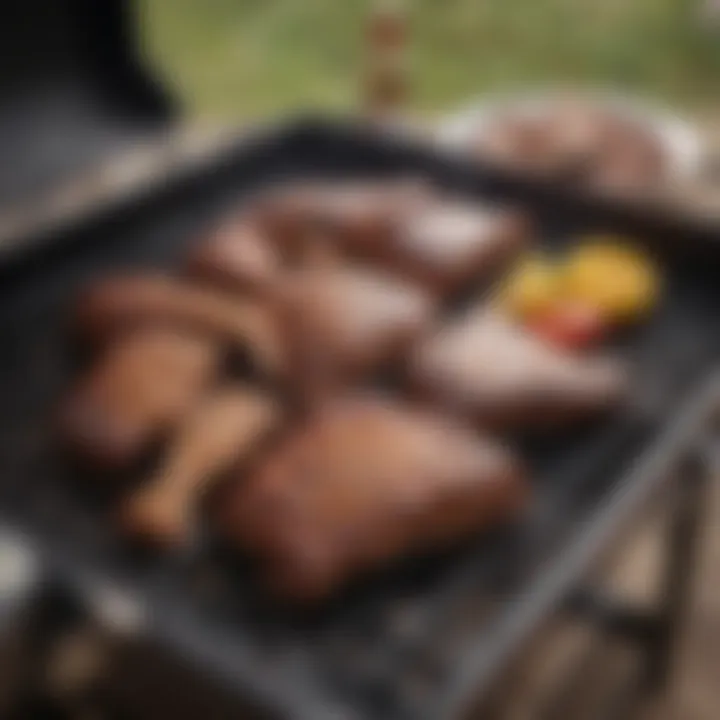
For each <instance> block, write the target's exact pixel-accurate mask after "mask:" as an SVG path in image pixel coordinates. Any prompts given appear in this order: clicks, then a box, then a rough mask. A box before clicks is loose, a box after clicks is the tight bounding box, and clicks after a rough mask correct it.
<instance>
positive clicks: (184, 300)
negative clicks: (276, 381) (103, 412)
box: [76, 275, 284, 375]
mask: <svg viewBox="0 0 720 720" xmlns="http://www.w3.org/2000/svg"><path fill="white" fill-rule="evenodd" d="M76 321H77V326H78V328H79V330H80V332H81V333H82V334H83V335H84V336H85V337H89V338H105V337H108V336H111V335H112V333H113V332H115V331H117V330H118V329H122V328H127V327H134V326H138V325H143V324H146V323H150V324H157V323H162V324H163V325H168V326H172V327H177V328H182V329H189V330H192V331H193V332H197V333H202V334H206V335H207V336H208V337H212V338H215V339H217V340H218V341H219V342H220V343H222V344H223V345H226V346H232V347H236V348H241V349H243V350H247V351H249V354H250V355H251V356H252V358H253V359H254V360H255V361H256V363H257V365H258V366H259V368H260V369H262V370H264V371H266V372H267V373H269V374H273V375H275V374H278V373H280V372H282V371H283V368H284V365H283V363H284V360H283V353H282V348H281V343H280V339H279V337H278V335H277V327H276V324H275V322H274V319H273V317H272V314H271V311H270V310H269V309H268V308H267V307H266V305H265V304H264V303H262V302H257V301H253V300H243V299H238V298H236V297H232V296H229V295H226V294H223V293H221V292H218V291H214V290H210V289H207V288H202V287H197V286H194V285H192V284H189V283H185V282H182V281H181V280H175V279H173V278H171V277H166V276H162V275H137V276H124V277H115V278H109V279H107V278H106V279H104V280H100V281H99V282H97V283H96V284H94V285H93V286H92V287H90V288H89V289H88V290H87V291H86V292H85V293H84V295H83V296H82V297H81V298H80V301H79V303H78V309H77V316H76Z"/></svg>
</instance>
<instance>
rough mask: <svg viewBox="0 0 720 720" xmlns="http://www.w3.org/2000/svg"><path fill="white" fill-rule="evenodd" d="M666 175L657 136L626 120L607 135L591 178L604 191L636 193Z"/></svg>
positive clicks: (664, 158)
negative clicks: (624, 123)
mask: <svg viewBox="0 0 720 720" xmlns="http://www.w3.org/2000/svg"><path fill="white" fill-rule="evenodd" d="M666 175H667V158H666V156H665V153H664V151H663V148H662V145H661V143H660V142H659V141H658V139H657V137H655V136H654V135H653V133H652V132H650V131H649V130H647V129H645V128H642V127H636V126H634V125H632V124H629V123H628V124H626V125H623V126H621V127H618V128H615V129H614V131H613V132H612V133H611V134H610V135H609V136H608V137H607V138H606V140H605V144H604V146H603V148H602V156H601V157H600V159H599V160H598V163H597V166H596V167H595V168H594V170H593V172H592V173H591V180H592V182H594V183H595V185H596V186H598V187H600V188H603V189H605V190H610V191H613V192H623V191H629V192H636V191H642V190H643V189H646V188H653V187H656V186H657V185H658V183H661V182H662V181H663V179H664V178H665V177H666Z"/></svg>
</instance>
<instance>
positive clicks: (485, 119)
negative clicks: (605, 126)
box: [436, 90, 703, 180]
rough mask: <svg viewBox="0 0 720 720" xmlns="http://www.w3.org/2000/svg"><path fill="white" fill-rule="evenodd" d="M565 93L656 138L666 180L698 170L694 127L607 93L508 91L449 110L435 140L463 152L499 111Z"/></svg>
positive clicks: (699, 149)
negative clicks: (634, 123)
mask: <svg viewBox="0 0 720 720" xmlns="http://www.w3.org/2000/svg"><path fill="white" fill-rule="evenodd" d="M568 98H572V99H578V100H580V101H582V100H583V99H585V100H588V101H590V102H592V103H595V104H601V105H603V106H605V107H610V108H612V109H613V110H614V111H616V112H617V113H618V114H619V115H620V116H624V117H628V118H633V119H635V120H638V121H640V122H642V123H643V124H645V125H646V126H647V127H648V128H650V129H651V130H652V132H653V133H655V135H656V137H657V138H658V139H659V140H660V142H661V143H662V145H663V147H664V148H665V153H666V155H667V157H668V158H669V160H670V162H669V163H668V173H667V178H666V180H691V179H693V178H696V177H697V176H698V175H699V173H700V170H701V165H702V158H703V143H702V139H701V137H700V135H699V133H698V132H697V130H696V129H695V127H694V126H693V125H692V124H690V123H689V122H686V121H685V120H683V119H682V118H680V117H678V116H676V115H674V114H673V113H671V112H669V111H667V110H662V109H659V108H656V107H654V106H653V105H652V104H651V103H647V102H644V101H641V100H637V99H635V98H631V97H627V96H623V95H620V94H618V93H613V92H600V91H598V92H587V91H585V92H577V91H557V90H552V91H546V92H533V93H526V94H513V95H508V96H504V97H495V98H493V99H489V100H485V101H479V102H476V103H473V104H471V105H470V106H468V107H466V108H465V109H463V110H461V111H459V112H458V113H455V114H453V115H450V116H449V117H447V118H446V119H445V120H444V121H443V122H442V123H441V124H440V126H439V128H438V131H437V135H436V139H437V141H438V142H439V143H440V144H441V145H442V146H443V147H445V148H447V149H450V150H456V151H459V152H463V153H466V152H467V150H468V148H469V147H470V146H471V144H472V143H473V141H476V140H477V138H478V136H479V135H480V134H482V132H483V128H486V127H489V125H490V124H491V123H492V121H493V120H494V119H495V118H496V117H497V116H498V115H500V114H506V113H512V114H517V113H520V114H521V115H528V114H529V115H532V114H535V113H538V112H543V111H544V110H546V109H547V108H548V106H550V105H553V104H555V103H557V102H558V101H561V100H567V99H568Z"/></svg>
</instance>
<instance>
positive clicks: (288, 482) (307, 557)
mask: <svg viewBox="0 0 720 720" xmlns="http://www.w3.org/2000/svg"><path fill="white" fill-rule="evenodd" d="M526 494H527V488H526V485H525V481H524V475H523V471H522V470H521V468H520V466H519V465H518V463H517V462H516V460H515V459H514V457H513V456H512V455H511V454H510V453H509V452H508V451H507V450H506V449H505V448H504V447H503V446H502V445H499V444H496V443H495V442H494V441H491V440H489V439H487V438H481V437H478V436H477V435H476V434H475V433H473V432H472V431H470V430H468V429H467V428H465V427H464V426H462V425H460V424H458V423H456V422H454V421H451V420H448V419H446V418H443V417H441V416H438V415H436V414H432V413H427V412H425V411H422V410H416V409H410V408H407V407H403V406H401V405H394V404H392V403H390V402H389V401H385V400H382V399H379V398H353V399H344V400H341V401H335V402H333V403H330V404H328V405H326V406H324V407H322V408H319V409H318V411H317V413H316V414H315V415H314V416H312V417H311V418H310V419H309V420H308V422H307V424H306V425H304V426H302V427H300V428H299V429H297V431H296V432H295V433H294V434H292V435H290V436H288V437H286V438H285V441H284V442H283V443H282V444H281V445H280V447H278V448H277V450H276V452H275V453H274V454H272V455H271V456H269V457H267V458H266V459H265V460H264V462H263V463H262V464H261V465H260V466H259V467H258V468H257V469H256V471H255V473H253V474H252V475H251V477H250V478H249V479H248V481H247V482H242V481H241V482H239V483H237V484H236V485H235V486H233V487H231V488H230V490H229V493H228V496H226V497H224V498H223V503H222V508H220V511H219V512H220V515H219V520H220V526H221V529H222V531H223V533H224V534H225V535H226V536H227V537H228V538H229V539H230V541H231V542H232V543H234V544H235V546H237V547H238V548H239V549H242V550H244V551H247V552H249V553H250V554H251V555H252V556H254V557H255V558H256V559H258V560H259V561H260V564H261V567H263V568H264V569H265V571H266V573H267V579H268V581H269V583H270V586H271V587H272V588H274V590H275V591H276V592H279V593H280V594H281V595H284V596H286V597H289V598H292V599H295V600H299V601H312V600H317V599H320V598H323V597H325V596H327V595H328V594H329V593H331V592H332V591H334V590H335V589H337V588H338V587H340V586H342V585H343V584H345V583H346V581H348V580H349V579H351V578H352V577H354V576H356V575H358V574H362V573H364V572H366V571H368V570H371V569H373V568H376V567H378V566H382V565H384V564H386V563H387V562H389V561H391V560H393V559H395V558H398V557H401V556H404V555H412V554H418V553H423V552H428V551H432V550H436V549H442V548H444V547H446V546H448V545H452V544H453V543H455V542H457V541H458V540H460V539H462V538H467V537H468V536H469V535H472V534H475V533H478V532H481V531H483V530H486V529H488V528H490V527H491V526H496V525H498V524H500V523H504V522H506V521H508V520H510V519H512V518H514V517H515V516H516V515H517V514H518V513H519V512H520V510H521V508H522V506H523V502H524V500H525V498H526Z"/></svg>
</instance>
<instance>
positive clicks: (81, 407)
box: [60, 327, 219, 469]
mask: <svg viewBox="0 0 720 720" xmlns="http://www.w3.org/2000/svg"><path fill="white" fill-rule="evenodd" d="M218 360H219V353H218V350H217V348H216V347H215V345H214V344H213V343H211V342H209V341H208V340H207V339H205V338H199V337H197V336H194V335H187V334H183V333H180V332H176V331H174V330H168V329H164V328H151V327H146V328H141V329H138V330H136V331H134V332H132V333H129V334H127V335H126V336H123V337H121V338H119V339H117V340H116V341H115V342H114V343H112V344H110V345H109V346H108V347H107V348H106V349H105V351H104V354H103V356H102V357H101V358H100V360H99V361H98V363H97V364H96V366H95V367H93V368H92V369H91V371H90V373H89V375H88V376H87V377H84V378H83V379H82V380H81V381H80V384H79V387H77V388H75V390H74V391H73V392H72V394H71V396H70V398H69V399H68V401H67V403H66V404H65V405H64V407H63V409H62V413H61V418H60V433H61V436H62V438H63V439H64V442H65V444H66V445H67V446H68V447H69V448H70V449H72V450H73V451H74V452H76V453H77V454H78V455H79V456H80V457H82V458H85V459H86V460H89V461H91V462H92V463H93V464H95V465H97V466H99V467H107V468H110V469H125V468H128V467H130V466H131V465H132V464H133V463H134V462H136V461H137V460H138V459H139V458H140V457H141V456H142V455H143V453H144V452H145V451H146V450H147V449H148V447H149V446H150V445H151V444H152V443H153V442H154V441H155V440H158V439H159V438H160V437H161V436H162V435H164V434H166V433H167V432H168V431H169V430H170V429H171V428H173V427H174V426H175V425H176V424H177V423H178V422H179V421H180V420H181V419H182V418H183V417H184V415H185V414H186V413H187V412H188V411H189V410H190V409H191V408H192V407H193V406H194V404H195V403H196V402H197V401H198V399H199V398H200V397H201V395H202V394H203V393H204V391H205V388H206V386H207V385H208V383H209V382H210V381H211V380H212V379H214V377H215V374H216V371H217V369H218V364H219V362H218Z"/></svg>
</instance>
